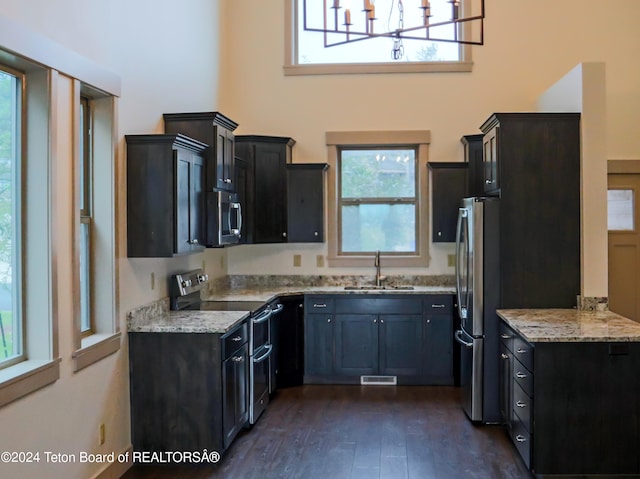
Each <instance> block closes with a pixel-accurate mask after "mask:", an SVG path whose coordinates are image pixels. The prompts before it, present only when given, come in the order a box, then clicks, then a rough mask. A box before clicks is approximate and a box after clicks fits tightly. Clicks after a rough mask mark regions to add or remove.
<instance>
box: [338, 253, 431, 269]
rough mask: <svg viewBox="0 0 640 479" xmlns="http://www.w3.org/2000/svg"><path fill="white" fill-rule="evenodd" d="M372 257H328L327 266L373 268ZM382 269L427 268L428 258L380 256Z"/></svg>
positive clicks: (417, 256)
mask: <svg viewBox="0 0 640 479" xmlns="http://www.w3.org/2000/svg"><path fill="white" fill-rule="evenodd" d="M373 260H374V258H373V255H368V256H329V257H327V265H328V266H329V267H330V268H331V267H341V266H342V267H373ZM381 263H382V267H383V268H387V267H392V268H393V267H395V268H411V267H415V268H424V267H426V266H429V257H428V256H419V255H415V256H382V258H381Z"/></svg>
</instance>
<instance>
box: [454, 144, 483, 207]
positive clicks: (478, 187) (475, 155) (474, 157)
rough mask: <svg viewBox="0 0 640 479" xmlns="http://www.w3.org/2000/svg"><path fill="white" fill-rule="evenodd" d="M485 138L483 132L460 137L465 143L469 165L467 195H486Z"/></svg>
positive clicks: (465, 156) (466, 159) (465, 159)
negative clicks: (483, 161)
mask: <svg viewBox="0 0 640 479" xmlns="http://www.w3.org/2000/svg"><path fill="white" fill-rule="evenodd" d="M483 139H484V135H482V134H477V135H465V136H463V137H462V138H461V139H460V142H461V143H462V144H463V145H464V161H465V163H467V164H468V165H469V172H468V174H467V177H468V181H467V191H466V196H483V195H484V169H483V168H484V167H483V164H482V148H483V146H482V140H483Z"/></svg>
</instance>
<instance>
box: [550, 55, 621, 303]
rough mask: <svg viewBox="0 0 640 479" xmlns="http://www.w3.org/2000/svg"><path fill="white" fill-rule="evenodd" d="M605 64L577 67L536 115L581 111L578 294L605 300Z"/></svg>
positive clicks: (554, 86)
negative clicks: (545, 112)
mask: <svg viewBox="0 0 640 479" xmlns="http://www.w3.org/2000/svg"><path fill="white" fill-rule="evenodd" d="M606 84H607V82H606V72H605V65H604V64H603V63H584V64H580V65H578V66H576V67H575V68H574V69H572V70H571V71H570V72H568V73H567V74H566V75H565V76H563V77H562V78H561V79H560V80H559V81H558V82H557V83H555V84H554V85H553V86H551V87H550V88H549V89H548V90H547V91H545V92H544V93H543V94H542V95H541V96H540V98H539V100H538V108H539V109H540V111H551V112H553V111H574V112H579V113H581V121H580V126H581V137H582V152H581V153H582V158H581V160H582V161H581V189H582V195H581V198H580V200H581V201H580V204H581V211H582V215H581V231H582V241H581V251H580V252H581V256H582V261H581V264H582V268H581V289H580V290H581V292H582V296H584V297H607V296H608V276H609V271H608V261H607V256H608V241H609V238H608V230H607V105H606Z"/></svg>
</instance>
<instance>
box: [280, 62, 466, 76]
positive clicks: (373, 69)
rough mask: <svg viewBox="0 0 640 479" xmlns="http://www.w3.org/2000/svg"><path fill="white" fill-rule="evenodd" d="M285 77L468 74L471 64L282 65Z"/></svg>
mask: <svg viewBox="0 0 640 479" xmlns="http://www.w3.org/2000/svg"><path fill="white" fill-rule="evenodd" d="M282 68H283V70H284V74H285V76H295V75H341V74H346V75H348V74H360V73H452V72H470V71H472V69H473V62H431V63H420V62H411V63H408V62H402V63H344V64H336V63H331V64H308V65H284V66H283V67H282Z"/></svg>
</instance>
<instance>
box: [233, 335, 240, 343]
mask: <svg viewBox="0 0 640 479" xmlns="http://www.w3.org/2000/svg"><path fill="white" fill-rule="evenodd" d="M231 341H235V342H238V341H242V336H236V337H235V338H231Z"/></svg>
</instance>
